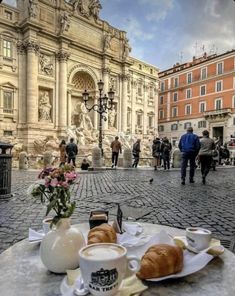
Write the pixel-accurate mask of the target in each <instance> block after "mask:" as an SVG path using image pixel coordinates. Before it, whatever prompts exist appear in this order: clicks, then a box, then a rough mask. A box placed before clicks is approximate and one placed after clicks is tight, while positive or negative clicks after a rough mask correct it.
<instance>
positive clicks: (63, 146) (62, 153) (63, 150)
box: [59, 140, 67, 167]
mask: <svg viewBox="0 0 235 296" xmlns="http://www.w3.org/2000/svg"><path fill="white" fill-rule="evenodd" d="M59 150H60V167H61V166H64V165H65V163H66V158H67V154H66V143H65V140H62V141H61V143H60V145H59Z"/></svg>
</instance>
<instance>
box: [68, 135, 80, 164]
mask: <svg viewBox="0 0 235 296" xmlns="http://www.w3.org/2000/svg"><path fill="white" fill-rule="evenodd" d="M66 153H67V155H68V164H70V162H71V160H72V163H73V166H74V167H76V156H77V154H78V146H77V144H75V143H74V138H71V139H70V143H69V144H67V146H66Z"/></svg>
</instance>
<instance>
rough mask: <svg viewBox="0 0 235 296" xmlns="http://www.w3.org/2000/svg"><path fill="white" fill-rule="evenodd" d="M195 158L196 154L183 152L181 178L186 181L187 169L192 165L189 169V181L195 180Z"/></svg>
mask: <svg viewBox="0 0 235 296" xmlns="http://www.w3.org/2000/svg"><path fill="white" fill-rule="evenodd" d="M195 158H196V153H195V152H183V153H182V160H181V178H182V179H185V177H186V168H187V165H188V161H189V165H190V169H189V179H190V180H193V177H194V172H195Z"/></svg>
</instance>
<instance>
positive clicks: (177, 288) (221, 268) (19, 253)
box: [0, 223, 235, 296]
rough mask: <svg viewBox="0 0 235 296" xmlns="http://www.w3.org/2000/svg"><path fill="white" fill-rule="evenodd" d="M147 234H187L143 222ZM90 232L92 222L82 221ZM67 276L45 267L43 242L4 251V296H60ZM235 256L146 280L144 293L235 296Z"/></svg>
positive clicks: (0, 281) (0, 290)
mask: <svg viewBox="0 0 235 296" xmlns="http://www.w3.org/2000/svg"><path fill="white" fill-rule="evenodd" d="M141 224H142V225H143V227H144V233H145V234H154V233H157V232H159V231H160V230H165V231H167V232H168V233H169V234H170V235H172V236H175V235H184V234H185V232H184V231H183V230H180V229H176V228H172V227H167V226H161V225H156V224H148V223H141ZM78 227H79V229H81V230H82V231H83V232H85V231H88V223H86V224H85V223H84V224H79V225H78ZM64 276H65V275H61V274H60V275H58V274H53V273H51V272H49V271H47V269H46V268H45V267H44V265H43V264H42V262H41V260H40V257H39V244H31V243H29V242H28V240H27V239H25V240H23V241H21V242H19V243H16V244H15V245H13V246H12V247H10V248H9V249H7V250H6V251H4V252H3V253H2V254H0V295H2V296H59V295H61V294H60V283H61V281H62V279H63V278H64ZM234 279H235V255H234V254H233V253H232V252H230V251H228V250H225V252H224V254H223V255H221V256H219V257H216V258H214V259H213V260H212V261H210V262H209V263H208V265H207V266H206V267H205V268H203V269H202V270H200V271H198V272H196V273H194V274H191V275H188V276H186V277H183V278H178V279H168V280H164V281H161V282H157V283H153V282H146V283H147V285H148V286H149V289H148V290H147V291H145V292H143V293H142V294H141V295H142V296H154V295H155V296H186V295H187V296H188V295H190V296H204V295H205V296H222V295H223V296H234V295H235V285H234Z"/></svg>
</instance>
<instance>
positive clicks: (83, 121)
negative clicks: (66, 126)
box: [79, 102, 93, 130]
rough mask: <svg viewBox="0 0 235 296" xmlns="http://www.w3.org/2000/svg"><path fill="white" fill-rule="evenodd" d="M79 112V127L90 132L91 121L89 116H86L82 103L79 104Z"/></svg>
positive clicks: (86, 112) (91, 127)
mask: <svg viewBox="0 0 235 296" xmlns="http://www.w3.org/2000/svg"><path fill="white" fill-rule="evenodd" d="M80 110H81V113H80V120H79V121H80V124H79V126H80V127H83V128H84V130H92V129H93V123H92V121H91V118H90V116H89V115H88V110H87V108H86V106H85V103H84V102H82V103H81V105H80Z"/></svg>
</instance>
